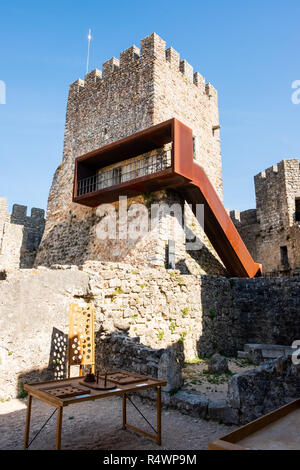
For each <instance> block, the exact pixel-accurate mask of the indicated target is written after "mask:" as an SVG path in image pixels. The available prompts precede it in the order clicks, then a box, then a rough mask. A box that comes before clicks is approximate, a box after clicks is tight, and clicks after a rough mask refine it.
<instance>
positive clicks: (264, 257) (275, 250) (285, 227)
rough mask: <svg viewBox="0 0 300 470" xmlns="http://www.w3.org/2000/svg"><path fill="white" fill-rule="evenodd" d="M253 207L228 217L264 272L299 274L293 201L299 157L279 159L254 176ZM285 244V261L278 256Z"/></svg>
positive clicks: (299, 193)
mask: <svg viewBox="0 0 300 470" xmlns="http://www.w3.org/2000/svg"><path fill="white" fill-rule="evenodd" d="M254 181H255V192H256V210H254V209H253V210H249V211H244V212H241V213H240V214H239V213H237V211H232V212H231V218H232V220H233V222H234V224H235V226H236V228H237V229H238V231H239V233H240V235H241V237H242V238H243V240H244V242H245V244H246V246H247V248H248V249H249V251H250V253H251V254H252V256H253V257H254V259H255V261H257V262H259V263H262V265H263V273H264V274H265V275H276V274H279V275H288V276H291V275H299V274H300V250H299V246H300V224H299V221H296V219H295V212H296V206H295V200H296V198H299V197H300V167H299V160H298V159H297V158H295V159H288V160H282V161H281V162H280V163H278V165H277V166H272V167H270V168H268V169H267V170H266V171H264V172H262V173H259V174H258V175H256V176H255V178H254ZM281 247H286V250H287V257H288V263H287V264H284V263H283V262H282V258H281V250H280V248H281Z"/></svg>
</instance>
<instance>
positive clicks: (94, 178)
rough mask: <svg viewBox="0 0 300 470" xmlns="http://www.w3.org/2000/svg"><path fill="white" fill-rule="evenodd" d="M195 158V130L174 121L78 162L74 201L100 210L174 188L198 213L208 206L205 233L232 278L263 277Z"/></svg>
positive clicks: (103, 148) (76, 165) (132, 136)
mask: <svg viewBox="0 0 300 470" xmlns="http://www.w3.org/2000/svg"><path fill="white" fill-rule="evenodd" d="M165 144H171V149H170V150H167V151H165V152H162V150H161V148H162V147H163V146H164V145H165ZM156 149H157V155H156V156H155V155H154V156H153V154H155V152H152V153H151V155H150V156H145V157H139V156H141V155H143V154H146V153H147V152H150V151H152V150H156ZM158 149H159V150H158ZM193 155H194V152H193V132H192V130H191V129H190V128H189V127H187V126H185V125H184V124H182V123H181V122H180V121H178V120H176V119H170V120H169V121H166V122H163V123H161V124H158V125H157V126H153V127H150V128H149V129H146V130H144V131H141V132H138V133H136V134H133V135H131V136H129V137H126V138H125V139H122V140H119V141H117V142H114V143H112V144H109V145H106V146H105V147H101V148H100V149H98V150H94V151H93V152H90V153H88V154H86V155H83V156H81V157H78V158H77V159H76V161H75V177H74V189H73V202H76V203H78V204H82V205H85V206H90V207H96V206H98V205H99V204H103V203H106V202H114V201H117V200H118V199H119V196H123V195H125V196H127V197H133V196H137V195H140V194H144V193H149V192H153V191H157V190H160V189H164V188H174V189H176V191H178V192H179V193H180V194H182V196H183V197H184V198H185V200H186V201H187V202H188V203H189V204H191V207H192V209H193V212H194V213H196V205H197V204H204V231H205V233H206V235H207V236H208V238H209V240H210V241H211V243H212V245H213V246H214V248H215V250H216V252H217V253H218V255H219V256H220V258H221V259H222V261H223V263H224V265H225V266H226V269H227V270H228V272H229V274H230V275H231V276H237V277H254V276H259V275H261V273H262V270H261V265H260V264H258V263H255V262H254V261H253V259H252V257H251V255H250V253H249V252H248V250H247V248H246V246H245V245H244V243H243V241H242V239H241V237H240V235H239V233H238V231H237V230H236V228H235V226H234V224H233V222H232V221H231V219H230V217H229V215H228V214H227V212H226V210H225V208H224V206H223V204H222V202H221V200H220V199H219V197H218V195H217V193H216V191H215V189H214V188H213V186H212V184H211V182H210V181H209V179H208V177H207V175H206V173H205V171H204V170H203V168H202V167H201V166H200V165H199V164H198V163H196V162H195V161H194V158H193ZM136 157H139V159H136ZM151 158H152V161H151ZM107 167H109V168H107Z"/></svg>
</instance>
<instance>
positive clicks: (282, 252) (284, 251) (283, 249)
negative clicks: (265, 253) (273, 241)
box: [280, 246, 289, 267]
mask: <svg viewBox="0 0 300 470" xmlns="http://www.w3.org/2000/svg"><path fill="white" fill-rule="evenodd" d="M280 258H281V264H282V265H283V266H286V267H288V266H289V258H288V250H287V246H281V247H280Z"/></svg>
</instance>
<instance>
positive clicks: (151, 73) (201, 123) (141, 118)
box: [36, 33, 225, 275]
mask: <svg viewBox="0 0 300 470" xmlns="http://www.w3.org/2000/svg"><path fill="white" fill-rule="evenodd" d="M172 117H175V118H178V119H180V120H181V121H183V122H184V123H185V124H186V125H188V126H190V127H191V128H192V129H193V132H194V134H195V137H196V146H197V152H196V153H197V155H198V157H197V158H198V160H199V163H200V164H201V165H203V167H204V169H205V170H206V171H207V173H208V175H209V177H210V179H211V181H212V183H213V185H214V187H215V188H216V190H217V192H218V194H219V196H220V197H221V198H222V171H221V154H220V139H219V130H218V129H216V130H214V131H213V127H214V126H216V125H218V123H219V118H218V104H217V94H216V91H215V90H214V88H213V87H212V86H211V85H210V84H207V85H205V80H204V78H203V77H202V76H201V75H200V74H199V73H198V72H196V73H195V74H194V73H193V69H192V67H191V66H190V65H189V64H188V63H187V62H186V61H184V60H183V61H180V60H179V54H178V53H177V52H176V51H174V49H172V48H169V49H167V50H166V47H165V42H164V41H163V40H162V39H161V38H160V37H159V36H157V35H156V34H155V33H154V34H152V35H151V36H149V37H147V38H145V39H143V40H142V41H141V51H140V50H139V49H138V48H137V47H136V46H132V47H130V48H129V49H127V50H125V51H123V52H121V54H120V60H118V59H116V58H112V59H110V60H108V61H107V62H105V63H104V64H103V67H102V72H101V71H100V70H94V71H92V72H90V73H89V74H87V76H86V77H85V80H84V81H83V80H77V81H76V82H75V83H73V84H72V85H71V86H70V92H69V98H68V104H67V114H66V125H65V142H64V152H63V160H62V163H61V164H60V165H59V167H58V168H57V170H56V172H55V175H54V179H53V183H52V186H51V190H50V194H49V199H48V208H47V223H46V229H45V233H44V236H43V240H42V243H41V246H40V249H39V252H38V255H37V259H36V266H38V265H40V264H42V265H47V266H51V264H54V263H63V264H64V263H71V264H77V265H79V264H82V263H83V262H85V261H86V260H103V261H106V260H111V261H119V262H125V263H131V264H133V265H135V266H140V265H148V266H149V265H150V266H161V267H162V266H164V264H165V249H166V243H167V238H166V229H165V228H163V226H164V223H165V224H167V223H168V220H167V218H166V220H165V221H164V219H163V220H162V221H161V223H160V227H161V229H160V231H159V232H157V230H154V231H153V233H152V232H149V233H148V234H147V235H146V236H144V237H142V238H140V239H139V240H137V241H135V242H133V241H132V240H130V239H125V240H124V239H122V240H120V239H115V240H109V241H106V242H105V243H104V242H103V241H101V240H100V241H99V238H98V237H97V232H96V227H97V224H98V222H99V217H98V216H97V215H96V209H91V208H88V207H83V206H79V205H77V204H73V203H72V189H73V177H74V160H75V158H76V157H78V156H80V155H82V154H84V153H86V152H89V151H92V150H95V149H97V148H99V147H102V146H104V145H106V144H109V143H111V142H114V141H116V140H118V139H121V138H124V137H126V136H129V135H131V134H133V133H135V132H137V131H140V130H142V129H146V128H148V127H150V126H153V125H155V124H158V123H160V122H162V121H164V120H166V119H169V118H172ZM128 157H130V155H129V156H128ZM173 195H174V197H173V196H171V195H170V193H169V194H166V193H165V192H160V193H154V194H151V195H150V196H151V198H150V199H152V198H154V199H159V200H161V201H162V202H166V203H172V202H177V201H178V199H179V196H178V195H176V194H175V193H174V192H173ZM145 196H147V197H148V195H145ZM148 201H149V198H148ZM134 202H139V203H141V202H143V198H142V197H139V198H132V199H130V200H129V205H131V204H132V203H134ZM180 203H181V204H182V205H184V201H183V200H181V201H180ZM115 208H116V211H117V213H118V210H119V209H118V204H115ZM189 219H190V220H191V223H192V225H191V226H190V227H189V229H190V231H193V232H194V233H196V236H197V238H198V239H199V241H200V242H203V243H204V248H203V249H201V250H200V249H198V250H194V251H193V252H192V253H186V248H185V243H184V236H185V235H184V232H183V229H182V227H181V226H180V225H179V226H178V227H177V228H176V231H177V233H176V235H175V237H176V238H177V241H178V243H179V244H178V246H176V251H177V253H176V255H177V261H178V262H180V263H181V266H182V265H184V263H185V260H186V259H188V260H189V261H190V264H192V265H193V268H191V269H192V271H197V269H198V272H199V273H203V272H207V273H211V274H221V275H224V274H225V270H224V266H223V265H222V263H221V262H220V260H219V258H218V256H217V255H216V253H215V251H214V249H213V248H212V246H211V245H210V243H209V242H208V240H207V238H206V236H205V234H204V232H203V230H202V228H201V226H200V225H199V223H198V222H197V220H196V219H195V218H194V219H193V217H192V215H190V217H189ZM179 240H180V241H179ZM197 266H198V268H197ZM188 270H190V268H187V269H186V271H188Z"/></svg>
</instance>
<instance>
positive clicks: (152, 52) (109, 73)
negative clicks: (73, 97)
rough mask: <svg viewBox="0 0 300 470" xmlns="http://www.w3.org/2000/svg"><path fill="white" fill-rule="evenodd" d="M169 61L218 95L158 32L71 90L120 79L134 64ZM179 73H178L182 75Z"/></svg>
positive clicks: (205, 90)
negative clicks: (167, 45)
mask: <svg viewBox="0 0 300 470" xmlns="http://www.w3.org/2000/svg"><path fill="white" fill-rule="evenodd" d="M155 60H157V61H159V62H161V63H167V64H168V65H169V67H170V70H171V71H173V72H180V75H181V76H182V77H183V78H185V79H186V80H187V82H189V83H191V84H193V85H194V86H195V87H197V88H200V89H201V90H202V91H203V93H205V94H206V95H207V96H208V97H209V98H211V97H215V96H216V94H217V92H216V90H215V88H214V87H213V86H212V85H211V84H210V83H205V78H204V77H203V76H202V75H201V74H200V73H199V72H195V73H194V70H193V66H192V65H190V64H189V63H188V62H187V61H186V60H185V59H182V60H181V59H180V54H179V53H178V52H177V51H176V50H175V49H173V47H169V48H168V49H166V43H165V41H164V40H163V39H162V38H160V37H159V36H158V35H157V34H156V33H153V34H151V35H150V36H147V37H146V38H144V39H142V40H141V48H140V49H139V48H138V47H137V46H135V45H133V46H131V47H129V48H128V49H125V50H124V51H122V52H121V53H120V58H119V59H117V58H116V57H112V58H111V59H109V60H107V61H106V62H104V63H103V64H102V71H101V70H99V69H95V70H93V71H91V72H89V73H88V74H87V75H86V76H85V79H84V80H82V79H78V80H76V81H75V82H74V83H72V84H71V85H70V93H79V92H80V91H82V90H83V89H84V88H90V87H92V86H95V85H96V84H97V86H98V87H99V86H101V83H103V82H104V81H106V80H110V79H112V78H113V79H117V77H118V76H119V74H122V72H126V73H128V72H129V71H130V70H131V69H132V67H133V66H135V67H143V66H144V65H145V64H149V63H151V62H153V61H155ZM180 75H179V73H178V76H180Z"/></svg>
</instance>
